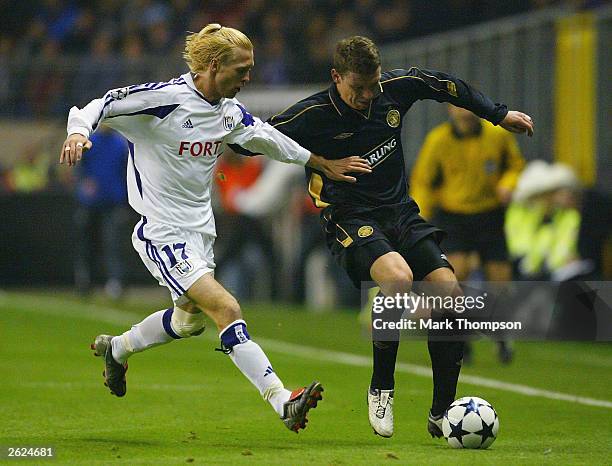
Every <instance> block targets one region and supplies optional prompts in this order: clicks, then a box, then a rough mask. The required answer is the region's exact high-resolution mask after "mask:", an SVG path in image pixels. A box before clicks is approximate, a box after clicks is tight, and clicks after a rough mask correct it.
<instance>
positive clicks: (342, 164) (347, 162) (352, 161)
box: [306, 153, 372, 183]
mask: <svg viewBox="0 0 612 466" xmlns="http://www.w3.org/2000/svg"><path fill="white" fill-rule="evenodd" d="M306 165H307V166H308V167H310V168H314V169H315V170H318V171H320V172H322V173H323V174H324V175H325V176H326V177H327V178H329V179H330V180H335V181H348V182H349V183H355V182H356V181H357V178H355V177H354V176H349V175H347V173H370V172H371V171H372V169H371V168H370V165H369V164H368V162H366V161H365V160H364V159H362V158H361V157H357V156H353V157H346V158H344V159H338V160H329V159H326V158H323V157H321V156H320V155H316V154H312V153H311V154H310V159H309V160H308V162H307V163H306Z"/></svg>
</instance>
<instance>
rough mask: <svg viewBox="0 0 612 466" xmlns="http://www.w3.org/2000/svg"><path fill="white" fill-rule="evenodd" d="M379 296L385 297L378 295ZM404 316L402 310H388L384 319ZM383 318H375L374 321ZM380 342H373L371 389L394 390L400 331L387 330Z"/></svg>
mask: <svg viewBox="0 0 612 466" xmlns="http://www.w3.org/2000/svg"><path fill="white" fill-rule="evenodd" d="M378 296H383V295H382V293H380V292H379V293H378ZM401 316H402V310H399V309H386V310H385V314H384V318H385V319H386V320H389V319H394V320H399V319H400V318H401ZM377 317H381V315H377V316H374V313H373V314H372V319H374V318H377ZM380 337H382V338H381V339H380V340H375V339H374V340H373V341H372V380H371V381H370V388H378V389H380V390H393V388H394V387H395V377H394V373H395V360H396V359H397V350H398V348H399V339H400V331H399V330H385V331H384V335H382V334H381V335H380Z"/></svg>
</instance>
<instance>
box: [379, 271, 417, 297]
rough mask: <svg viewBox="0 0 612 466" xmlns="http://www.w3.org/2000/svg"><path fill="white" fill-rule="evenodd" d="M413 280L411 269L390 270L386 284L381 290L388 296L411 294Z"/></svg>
mask: <svg viewBox="0 0 612 466" xmlns="http://www.w3.org/2000/svg"><path fill="white" fill-rule="evenodd" d="M413 278H414V277H413V275H412V270H410V268H409V267H395V268H393V269H391V270H389V273H388V274H387V276H386V277H385V281H384V283H381V289H382V291H383V293H384V294H385V295H386V296H394V295H396V294H403V293H409V292H410V290H411V289H412V282H413Z"/></svg>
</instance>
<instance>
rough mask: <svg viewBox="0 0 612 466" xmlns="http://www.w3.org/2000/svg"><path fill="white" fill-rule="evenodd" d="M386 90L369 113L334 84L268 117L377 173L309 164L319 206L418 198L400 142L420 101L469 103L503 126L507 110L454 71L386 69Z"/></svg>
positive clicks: (332, 155) (308, 142)
mask: <svg viewBox="0 0 612 466" xmlns="http://www.w3.org/2000/svg"><path fill="white" fill-rule="evenodd" d="M380 88H381V89H380V90H381V91H382V92H381V93H380V94H379V95H378V96H377V97H376V98H375V99H374V100H373V101H372V102H371V103H370V107H369V108H368V109H367V110H364V111H358V110H354V109H352V108H350V107H349V106H348V105H347V104H345V103H344V101H343V100H342V99H341V98H340V95H339V94H338V91H337V89H336V86H335V84H333V85H332V86H331V87H330V88H329V89H327V90H325V91H322V92H319V93H317V94H314V95H312V96H310V97H307V98H306V99H303V100H301V101H300V102H298V103H296V104H295V105H293V106H291V107H289V108H288V109H286V110H284V111H283V112H282V113H280V114H278V115H275V116H273V117H272V118H270V120H268V123H270V124H271V125H272V126H274V127H275V128H276V129H278V130H279V131H281V132H283V133H284V134H286V135H287V136H289V137H291V138H292V139H294V140H295V141H297V142H298V143H299V144H301V145H302V146H304V147H305V148H306V149H309V150H310V151H311V152H313V153H315V154H317V155H321V156H323V157H325V158H327V159H340V158H343V157H347V156H350V155H358V156H360V157H362V158H364V159H366V160H367V161H368V162H369V164H370V166H371V167H372V172H371V173H368V174H359V175H357V176H356V178H357V182H356V183H346V182H339V181H332V180H330V179H328V178H326V177H325V175H323V174H322V173H320V172H318V171H317V170H313V169H312V168H309V167H306V179H307V183H308V192H309V194H310V196H311V197H312V198H313V200H314V202H315V204H316V205H317V207H326V206H328V205H333V206H334V207H335V208H358V209H359V208H364V207H365V208H371V207H378V206H383V205H390V204H400V203H406V202H411V203H412V202H413V201H412V200H411V198H410V197H409V196H408V185H407V177H406V170H405V167H404V155H403V150H402V143H401V128H402V121H403V118H404V115H405V114H406V112H407V111H408V110H409V109H410V107H411V106H412V104H413V103H414V102H416V101H417V100H423V99H433V100H437V101H438V102H450V103H451V104H453V105H456V106H459V107H464V108H467V109H469V110H471V111H472V112H474V113H475V114H476V115H478V116H480V117H482V118H485V119H487V120H489V121H490V122H491V123H493V124H498V123H499V122H500V121H502V120H503V119H504V117H505V116H506V113H508V110H507V108H506V106H505V105H500V104H495V103H493V102H492V101H491V100H490V99H489V98H488V97H486V96H484V95H483V94H481V93H480V92H479V91H477V90H475V89H474V88H472V87H470V86H469V85H468V84H466V83H465V82H463V81H462V80H460V79H457V78H455V77H453V76H451V75H448V74H445V73H441V72H438V71H429V70H421V69H418V68H410V69H409V70H404V69H399V70H392V71H387V72H384V73H383V74H382V76H381V80H380Z"/></svg>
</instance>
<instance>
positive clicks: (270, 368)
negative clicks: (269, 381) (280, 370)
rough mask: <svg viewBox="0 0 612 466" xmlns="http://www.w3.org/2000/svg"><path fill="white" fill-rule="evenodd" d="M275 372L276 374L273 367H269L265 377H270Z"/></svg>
mask: <svg viewBox="0 0 612 466" xmlns="http://www.w3.org/2000/svg"><path fill="white" fill-rule="evenodd" d="M273 372H274V369H272V366H268V367H267V368H266V372H265V373H264V377H266V376H268V375H270V374H272V373H273Z"/></svg>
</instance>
